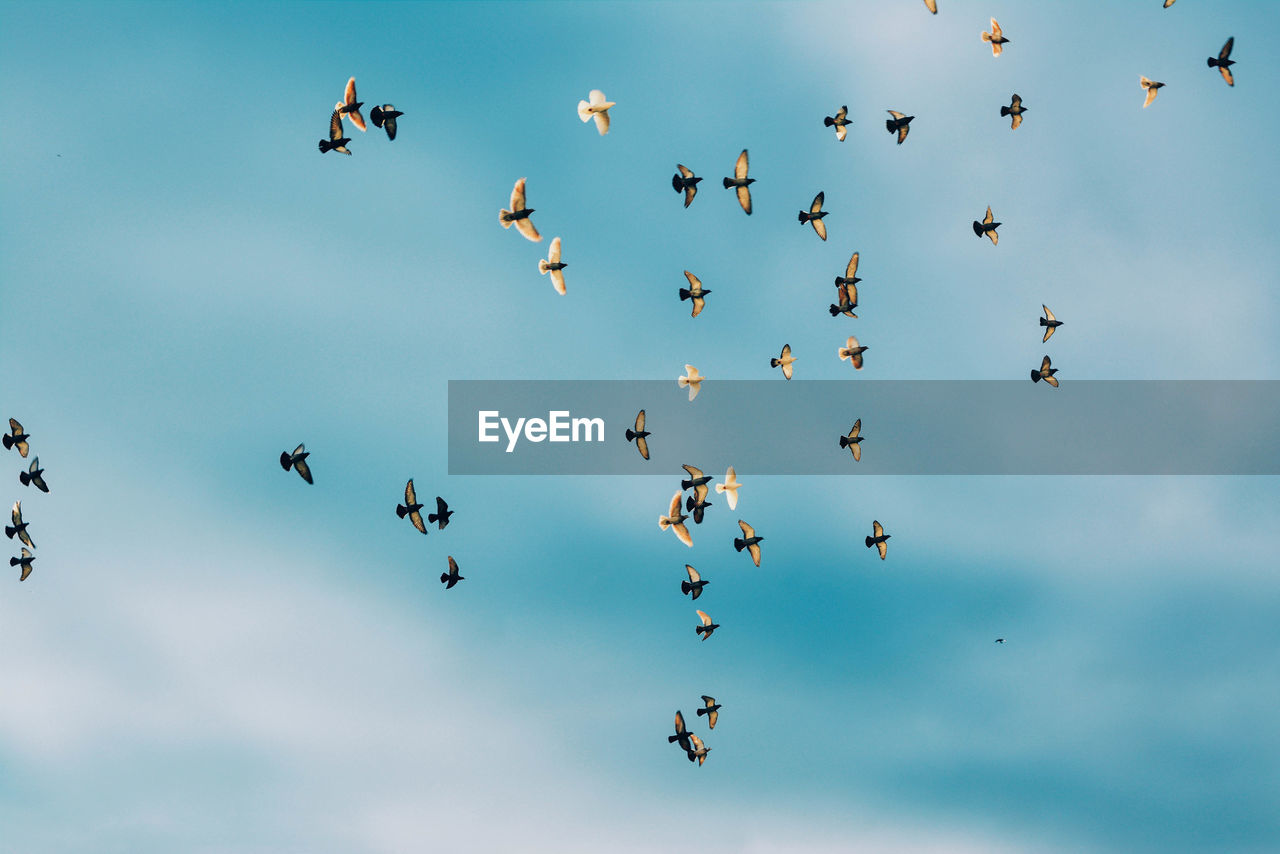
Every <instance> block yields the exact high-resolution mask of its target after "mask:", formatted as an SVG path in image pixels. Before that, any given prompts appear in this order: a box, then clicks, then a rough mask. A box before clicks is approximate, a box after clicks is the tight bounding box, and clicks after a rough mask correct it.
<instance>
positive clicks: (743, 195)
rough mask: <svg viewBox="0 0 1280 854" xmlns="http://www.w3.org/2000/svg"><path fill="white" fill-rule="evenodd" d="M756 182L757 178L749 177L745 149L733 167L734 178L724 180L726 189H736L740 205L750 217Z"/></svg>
mask: <svg viewBox="0 0 1280 854" xmlns="http://www.w3.org/2000/svg"><path fill="white" fill-rule="evenodd" d="M755 182H756V179H755V178H748V177H747V150H746V149H745V148H744V149H742V153H741V154H739V155H738V162H737V163H735V164H734V165H733V177H732V178H725V179H724V188H725V189H726V190H727V189H729V188H730V187H734V188H736V190H737V193H738V204H740V205H742V209H743V210H744V211H746V212H747V215H748V216H750V215H751V185H752V184H754V183H755Z"/></svg>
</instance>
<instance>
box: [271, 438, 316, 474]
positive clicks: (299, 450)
mask: <svg viewBox="0 0 1280 854" xmlns="http://www.w3.org/2000/svg"><path fill="white" fill-rule="evenodd" d="M309 456H311V453H310V452H309V451H308V450H307V449H306V448H305V447H303V446H302V445H298V447H296V448H294V449H293V453H292V454H291V453H289V452H288V451H281V452H280V467H281V468H282V469H284V470H285V471H288V470H289V469H290V468H295V469H297V470H298V474H300V475H302V479H303V480H305V481H306V482H307V483H315V481H314V480H312V479H311V466H309V465H307V457H309Z"/></svg>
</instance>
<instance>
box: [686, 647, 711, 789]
mask: <svg viewBox="0 0 1280 854" xmlns="http://www.w3.org/2000/svg"><path fill="white" fill-rule="evenodd" d="M707 634H711V633H710V632H707ZM703 640H706V638H703ZM689 741H691V742H693V749H692V750H690V751H689V752H688V756H689V761H690V762H692V761H693V760H695V759H696V760H698V765H699V766H701V765H702V763H703V762H706V761H707V754H708V753H710V752H711V748H710V747H707V746H706V745H705V744H703V743H702V739H700V738H698V737H697V736H696V735H690V736H689Z"/></svg>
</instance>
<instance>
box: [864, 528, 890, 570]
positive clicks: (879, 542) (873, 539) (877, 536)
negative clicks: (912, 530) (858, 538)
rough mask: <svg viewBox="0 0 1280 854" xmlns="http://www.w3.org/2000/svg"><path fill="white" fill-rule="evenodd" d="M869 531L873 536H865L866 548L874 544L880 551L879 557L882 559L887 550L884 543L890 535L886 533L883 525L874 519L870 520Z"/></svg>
mask: <svg viewBox="0 0 1280 854" xmlns="http://www.w3.org/2000/svg"><path fill="white" fill-rule="evenodd" d="M871 533H872V534H873V535H874V536H870V537H867V548H871V547H872V546H875V547H876V549H877V550H878V551H879V552H880V559H881V560H884V556H885V553H886V552H887V551H888V550H889V547H888V546H887V545H885V543H886V541H887V540H888V539H889V537H890V535H889V534H886V533H885V532H884V527H883V526H882V525H881V524H880V523H879V522H877V521H875V520H874V519H873V520H872V521H871Z"/></svg>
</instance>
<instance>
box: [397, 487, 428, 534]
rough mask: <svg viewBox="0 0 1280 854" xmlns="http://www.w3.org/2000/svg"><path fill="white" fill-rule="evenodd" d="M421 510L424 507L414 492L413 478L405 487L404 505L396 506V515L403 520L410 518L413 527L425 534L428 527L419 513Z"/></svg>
mask: <svg viewBox="0 0 1280 854" xmlns="http://www.w3.org/2000/svg"><path fill="white" fill-rule="evenodd" d="M421 509H422V505H421V504H419V503H418V495H417V493H415V492H414V491H413V478H409V482H408V483H406V484H405V485H404V504H397V505H396V515H397V516H399V517H400V518H401V519H403V518H404V517H405V516H408V517H409V521H410V522H412V523H413V527H415V528H417V529H418V530H419V531H421V532H422V533H424V534H425V533H426V532H427V526H426V523H424V522H423V521H422V514H421V513H420V512H418V511H420V510H421Z"/></svg>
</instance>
